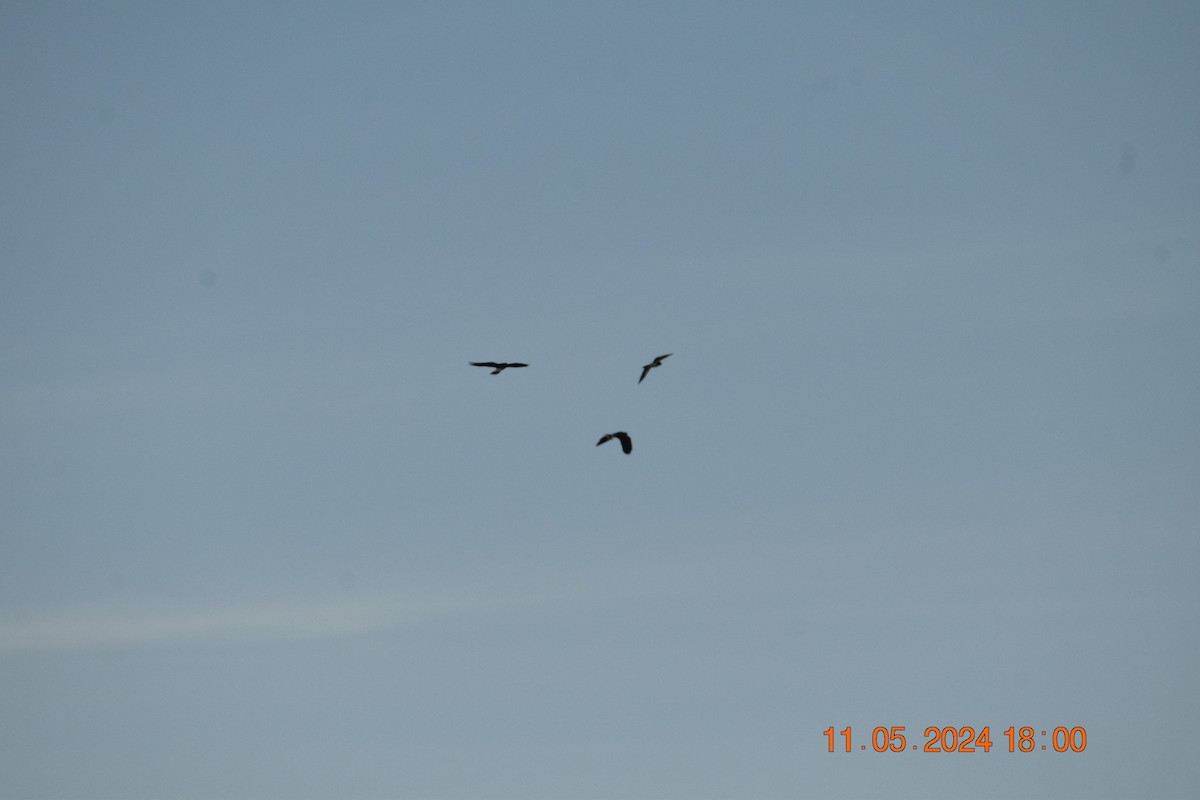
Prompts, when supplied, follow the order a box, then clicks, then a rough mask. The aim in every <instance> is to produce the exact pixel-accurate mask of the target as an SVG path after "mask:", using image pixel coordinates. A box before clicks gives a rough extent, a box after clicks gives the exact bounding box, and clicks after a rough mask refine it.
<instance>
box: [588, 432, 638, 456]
mask: <svg viewBox="0 0 1200 800" xmlns="http://www.w3.org/2000/svg"><path fill="white" fill-rule="evenodd" d="M609 439H618V440H620V442H621V449H622V450H624V451H625V455H629V454H630V453H632V452H633V439H630V438H629V434H628V433H626V432H625V431H617V432H616V433H606V434H604V435H603V436H601V437H600V441H598V442H596V447H599V446H600V445H602V444H604V443H605V442H607V441H608V440H609Z"/></svg>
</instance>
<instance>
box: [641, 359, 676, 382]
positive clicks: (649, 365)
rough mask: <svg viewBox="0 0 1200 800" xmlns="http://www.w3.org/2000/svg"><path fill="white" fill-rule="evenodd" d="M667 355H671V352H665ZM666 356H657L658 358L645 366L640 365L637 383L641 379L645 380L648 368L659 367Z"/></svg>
mask: <svg viewBox="0 0 1200 800" xmlns="http://www.w3.org/2000/svg"><path fill="white" fill-rule="evenodd" d="M669 355H673V354H672V353H667V356H669ZM667 356H659V357H658V358H656V359H654V360H653V361H651V362H650V363H649V364H647V365H646V366H644V367H642V377H640V378H638V383H641V382H642V381H644V380H646V373H648V372H650V370H652V369H654V368H655V367H661V366H662V361H663V359H664V358H666V357H667Z"/></svg>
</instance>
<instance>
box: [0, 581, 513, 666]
mask: <svg viewBox="0 0 1200 800" xmlns="http://www.w3.org/2000/svg"><path fill="white" fill-rule="evenodd" d="M511 602H512V598H504V597H500V596H484V595H480V596H475V597H471V596H461V597H453V596H410V597H402V596H391V597H361V596H358V597H336V596H335V597H325V598H302V599H297V600H293V601H289V602H279V601H270V602H261V601H249V602H245V603H242V604H221V605H215V604H214V605H198V606H195V607H190V608H178V607H176V608H166V609H163V608H155V609H148V608H147V607H146V605H145V604H143V605H139V606H137V607H132V606H128V605H117V604H113V603H109V602H97V603H89V604H80V605H76V606H71V607H65V608H56V609H50V610H38V611H32V612H26V613H8V614H0V653H28V652H38V651H46V650H64V649H76V648H87V647H112V646H128V645H163V644H211V643H223V642H252V641H253V642H258V641H287V640H305V639H321V638H329V637H337V636H352V635H355V634H364V633H372V632H378V631H383V630H388V629H394V628H399V627H403V626H408V625H416V624H420V623H423V622H427V621H430V620H434V619H438V618H443V617H447V616H455V615H461V614H468V613H483V612H485V611H488V610H494V609H496V608H498V607H501V606H504V605H507V604H510V603H511Z"/></svg>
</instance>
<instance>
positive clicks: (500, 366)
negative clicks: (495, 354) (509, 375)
mask: <svg viewBox="0 0 1200 800" xmlns="http://www.w3.org/2000/svg"><path fill="white" fill-rule="evenodd" d="M471 366H472V367H488V368H490V369H491V370H492V374H493V375H499V374H500V373H501V372H504V370H506V369H508V368H509V367H528V366H529V365H528V364H519V363H517V362H515V361H514V362H512V363H511V364H504V363H497V362H495V361H472V362H471Z"/></svg>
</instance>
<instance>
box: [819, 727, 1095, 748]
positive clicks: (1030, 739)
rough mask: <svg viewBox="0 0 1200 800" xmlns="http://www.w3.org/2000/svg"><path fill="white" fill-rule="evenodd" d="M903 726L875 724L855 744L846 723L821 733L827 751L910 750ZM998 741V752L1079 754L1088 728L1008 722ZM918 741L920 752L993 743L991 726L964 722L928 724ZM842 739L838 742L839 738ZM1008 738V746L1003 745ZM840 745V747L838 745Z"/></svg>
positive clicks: (1084, 746) (917, 746)
mask: <svg viewBox="0 0 1200 800" xmlns="http://www.w3.org/2000/svg"><path fill="white" fill-rule="evenodd" d="M904 731H905V727H904V726H903V725H891V726H887V727H885V726H883V725H878V726H876V727H875V728H874V729H873V730H872V731H871V736H870V742H869V744H861V743H860V744H859V745H858V747H857V748H855V746H854V732H853V731H852V730H851V727H850V726H849V725H847V726H846V727H845V728H843V729H842V730H840V731H838V730H835V729H834V726H832V725H830V726H829V727H828V728H826V729H825V730H824V731H822V732H821V735H822V736H824V737H825V741H826V743H827V745H828V751H829V752H830V753H835V752H837V751H838V750H839V749H840V750H841V751H842V752H845V753H853V752H854V751H855V749H857V750H859V752H865V751H867V748H868V746H869V747H870V749H871V750H872V751H874V752H876V753H904V752H910V747H909V743H908V737H907V736H905V734H904ZM1000 735H1001V737H1002V738H1001V739H999V740H998V741H999V743H1000V744H1001V745H1002V746H1001V747H1000V748H998V752H1005V750H1006V749H1007V751H1008V752H1009V753H1033V752H1035V751H1039V750H1045V751H1046V752H1054V753H1082V752H1083V751H1084V749H1086V748H1087V729H1086V728H1084V727H1082V726H1075V727H1071V728H1068V727H1065V726H1061V725H1060V726H1058V727H1054V728H1049V727H1048V728H1034V727H1032V726H1029V725H1025V726H1022V727H1019V728H1018V727H1017V726H1016V725H1009V726H1008V728H1006V729H1005V730H1004V731H1002V732H1001V734H1000ZM921 738H922V739H924V746H922V745H921V743H920V741H918V743H917V744H914V745H912V746H911V750H916V751H917V752H921V753H990V752H991V751H992V747H993V746H994V744H993V742H992V726H990V725H985V726H984V727H982V728H980V729H979V730H978V731H976V729H975V728H973V727H971V726H969V725H965V726H963V727H960V728H956V727H953V726H949V727H939V726H937V725H930V726H929V727H927V728H926V729H925V732H924V734H923V735H922V737H921ZM839 739H840V740H841V741H840V742H839V741H838V740H839ZM1006 740H1007V745H1008V746H1007V748H1005V747H1003V745H1004V743H1005V741H1006ZM838 744H841V747H840V748H839V747H837V745H838Z"/></svg>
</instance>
